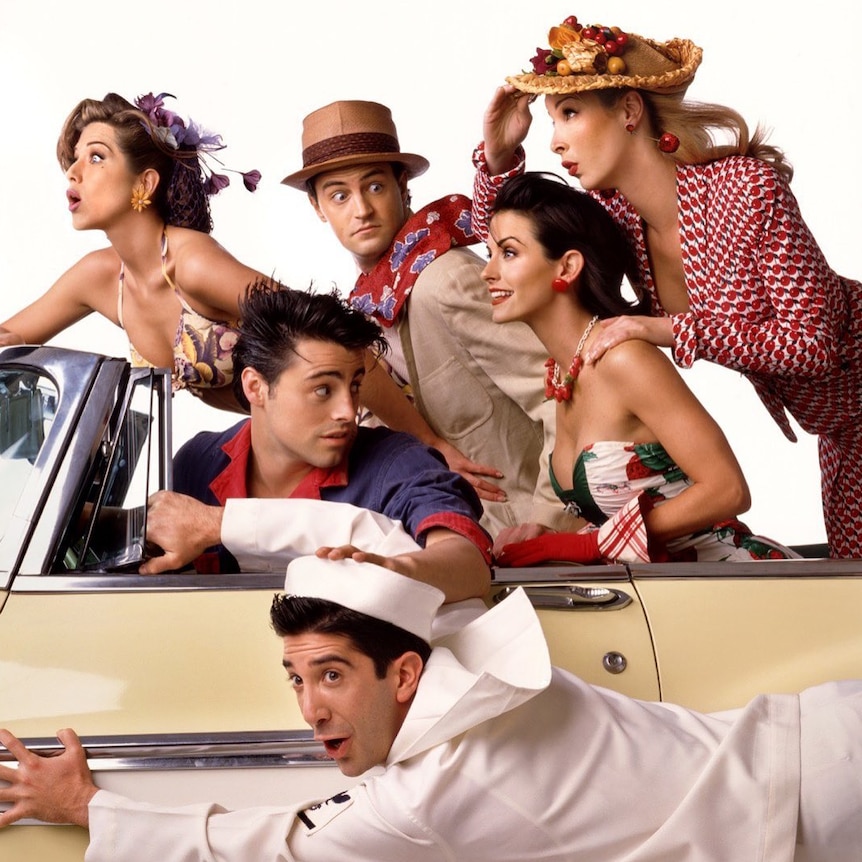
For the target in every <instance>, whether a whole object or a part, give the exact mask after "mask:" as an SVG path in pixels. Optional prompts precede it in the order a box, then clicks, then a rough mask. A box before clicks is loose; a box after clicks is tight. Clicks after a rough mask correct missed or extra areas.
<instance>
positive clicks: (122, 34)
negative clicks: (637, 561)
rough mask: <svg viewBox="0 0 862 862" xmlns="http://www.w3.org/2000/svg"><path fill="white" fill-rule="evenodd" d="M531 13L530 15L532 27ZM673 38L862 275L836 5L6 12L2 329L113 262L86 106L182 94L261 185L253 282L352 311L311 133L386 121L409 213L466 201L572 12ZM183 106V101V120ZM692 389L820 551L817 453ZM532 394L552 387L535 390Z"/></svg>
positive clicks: (332, 2) (231, 204)
mask: <svg viewBox="0 0 862 862" xmlns="http://www.w3.org/2000/svg"><path fill="white" fill-rule="evenodd" d="M525 10H529V11H525ZM569 14H576V15H578V17H579V18H580V19H581V20H582V21H589V22H593V21H598V22H600V23H603V24H608V25H618V26H620V27H622V28H623V29H624V30H628V31H630V32H634V33H640V34H642V35H645V36H649V37H651V38H654V39H659V40H664V39H668V38H671V37H673V36H685V37H688V38H691V39H693V40H694V41H695V42H696V43H697V44H699V45H701V46H702V47H703V48H704V64H703V66H702V67H701V69H700V71H699V72H698V75H697V79H696V81H695V82H694V84H693V85H692V87H691V89H690V90H689V94H690V96H691V97H692V98H696V99H700V100H704V101H716V102H722V103H724V104H728V105H731V106H732V107H734V108H736V109H737V110H739V111H741V112H742V113H743V115H744V116H745V117H746V119H747V120H748V121H749V123H751V124H752V126H753V125H754V124H756V123H757V122H758V121H762V122H763V123H764V124H765V125H767V126H768V127H769V128H771V129H772V130H773V136H772V140H773V141H774V142H775V143H777V144H779V145H780V146H782V147H783V148H784V149H785V151H786V152H787V153H788V155H789V157H790V160H791V161H792V163H793V164H794V166H795V168H796V177H795V180H794V183H793V188H794V191H795V193H796V195H797V197H798V198H799V200H800V202H801V205H802V210H803V213H804V214H805V217H806V220H807V221H808V223H809V225H810V226H811V228H812V229H813V231H814V233H815V236H817V238H818V240H819V242H820V244H821V246H822V247H823V249H824V251H825V252H826V255H827V258H828V259H829V261H830V263H831V264H832V265H833V267H835V268H836V269H837V270H838V271H839V272H841V273H842V274H845V275H849V276H857V277H858V276H862V265H860V262H859V259H858V258H859V253H858V248H859V239H858V233H859V231H858V221H859V220H858V218H857V216H856V211H855V210H854V203H855V202H856V198H857V196H858V194H859V191H860V187H862V183H860V173H862V167H860V163H859V158H858V156H857V152H858V149H859V138H858V135H857V132H858V128H859V122H858V113H857V112H858V104H859V98H858V92H857V90H856V85H855V84H854V83H853V82H854V81H855V72H856V68H857V66H858V63H857V55H858V52H857V50H856V47H855V43H856V41H857V39H858V35H859V30H858V29H857V28H859V27H860V25H862V11H860V7H859V6H858V4H855V3H853V4H851V3H850V2H849V0H822V2H820V3H818V4H817V5H816V7H812V8H810V9H806V10H805V14H804V16H800V15H798V14H795V13H791V12H790V11H789V10H788V9H787V7H786V6H785V4H779V3H776V2H773V3H752V2H750V0H745V2H744V0H725V2H723V3H721V4H712V5H711V6H706V7H702V6H696V5H694V4H688V5H685V4H680V3H679V2H676V0H673V2H672V0H651V2H648V3H644V2H633V0H617V2H612V0H605V2H601V3H600V2H598V0H584V2H582V3H581V4H580V6H573V5H569V4H568V3H563V2H558V0H533V2H531V3H524V2H523V0H519V2H513V0H491V2H489V0H473V2H472V3H465V2H463V0H436V2H434V3H410V2H408V0H366V2H362V3H359V2H355V0H351V2H347V0H329V2H327V3H325V4H298V3H293V2H290V0H281V2H273V0H245V2H242V3H235V2H231V0H223V2H214V3H209V4H199V3H182V2H180V0H149V2H147V3H144V4H120V3H114V4H70V3H68V2H59V0H37V2H35V3H34V2H32V0H0V81H2V82H3V101H2V107H0V111H2V117H3V122H2V133H0V164H2V165H3V167H4V171H3V190H2V207H0V285H2V290H0V320H2V319H5V318H6V317H7V316H8V315H10V314H11V313H13V312H14V311H15V310H16V309H18V308H19V307H20V306H22V305H23V304H25V303H27V302H29V301H31V300H32V299H34V298H35V297H36V296H38V295H39V294H40V293H41V292H42V291H43V290H45V289H46V288H47V287H48V286H49V285H50V284H51V283H52V281H53V280H54V279H55V278H56V277H57V276H58V275H59V274H60V272H62V271H63V270H64V269H65V268H66V267H68V266H69V265H71V264H72V263H73V262H74V261H75V260H76V259H77V258H78V257H79V256H80V255H81V254H83V253H85V252H86V251H89V250H91V249H93V248H97V247H100V246H101V245H103V244H104V236H103V235H101V234H97V233H76V232H75V231H74V230H73V229H72V228H71V226H70V224H69V221H70V219H69V214H68V212H67V210H66V201H65V196H64V193H65V188H66V183H65V180H64V177H63V175H62V173H61V171H60V170H59V169H58V166H57V162H56V158H55V146H56V139H57V134H58V132H59V129H60V127H61V125H62V123H63V120H64V119H65V117H66V116H67V114H68V113H69V111H70V110H71V109H72V107H73V106H74V105H75V104H76V103H77V102H78V101H79V100H80V99H81V98H84V97H94V98H101V97H102V96H103V95H104V94H105V93H106V92H108V91H112V90H113V91H116V92H118V93H120V94H121V95H124V96H126V97H127V98H130V99H131V98H134V97H135V96H136V95H138V94H141V93H146V92H150V91H153V92H155V93H159V92H162V91H167V92H170V93H173V94H174V95H176V96H177V97H178V98H177V100H176V102H175V105H176V108H177V110H178V112H179V113H181V114H182V115H183V116H186V117H188V116H189V115H191V117H192V118H194V119H195V120H196V121H198V122H200V123H201V124H203V125H204V126H206V127H207V128H209V129H211V130H214V131H216V132H219V133H221V134H222V135H223V137H224V139H225V142H226V143H227V145H228V149H227V150H226V151H225V154H224V155H225V161H226V163H227V165H228V166H229V167H234V168H239V169H243V170H248V169H250V168H252V167H256V168H258V169H259V170H260V171H261V172H262V173H263V180H262V182H261V184H260V187H259V189H258V191H257V192H256V193H255V194H254V195H251V194H248V193H247V192H245V190H244V189H242V187H241V182H240V179H239V177H236V179H235V180H234V182H233V185H231V187H230V188H229V189H227V190H226V191H224V192H223V193H222V194H221V195H220V196H219V198H217V199H215V200H214V202H213V216H214V220H215V231H214V235H215V236H216V238H217V239H218V240H219V241H220V242H222V243H223V244H224V245H225V246H226V247H227V248H228V249H229V250H230V251H231V252H232V253H233V254H234V255H236V256H237V257H238V258H240V259H241V260H243V261H244V262H246V263H248V264H249V265H251V266H254V267H257V268H258V269H260V270H262V271H264V272H267V273H274V274H275V275H276V276H277V277H279V278H280V279H281V280H283V281H285V282H286V283H289V284H290V285H292V286H295V287H304V286H307V285H308V284H309V283H311V282H314V283H315V284H316V285H318V286H319V287H320V288H328V287H329V285H330V284H332V283H335V284H337V285H338V286H339V287H340V288H341V289H343V290H344V291H345V292H346V291H347V289H349V287H350V285H351V283H352V280H353V277H354V271H353V264H352V261H351V260H350V258H349V257H348V255H347V254H346V252H344V251H343V250H342V249H341V248H340V246H338V245H337V243H336V242H335V240H334V238H333V237H332V236H331V234H330V232H329V229H328V227H327V226H326V225H323V224H321V223H320V222H319V221H318V220H317V219H316V217H313V214H312V211H311V209H310V207H309V206H308V204H307V202H306V200H305V198H304V196H303V195H302V194H300V193H299V192H297V191H295V190H293V189H290V188H288V187H286V186H282V185H280V184H279V181H280V180H281V178H282V177H283V176H284V175H285V174H286V173H288V172H289V171H291V170H293V169H295V168H297V167H299V162H300V131H301V121H302V117H303V116H305V114H307V113H309V112H310V111H312V110H314V109H315V108H317V107H320V106H321V105H324V104H326V103H328V102H330V101H333V100H335V99H342V98H354V99H355V98H359V99H371V100H376V101H381V102H384V103H386V104H388V105H389V106H390V107H391V108H392V110H393V114H394V117H395V120H396V123H397V124H398V128H399V135H400V138H401V145H402V148H403V149H405V150H410V151H413V152H418V153H421V154H422V155H425V156H426V157H427V158H429V159H430V161H431V169H430V170H429V172H428V173H427V174H426V175H424V176H422V177H419V178H418V179H416V180H414V181H413V183H412V191H413V197H414V201H416V202H417V203H418V204H420V205H421V204H424V203H426V202H428V201H429V200H431V199H433V198H435V197H439V196H440V195H442V194H445V193H447V192H450V191H464V192H467V193H469V190H470V187H471V180H472V167H471V164H470V153H471V151H472V148H473V146H474V145H475V143H476V142H477V141H478V139H479V137H480V134H481V117H482V112H483V110H484V107H485V105H486V103H487V101H488V99H489V98H490V96H491V94H492V92H493V90H494V87H495V86H497V84H498V83H501V82H502V80H503V78H504V76H505V75H506V74H511V73H515V72H517V71H519V70H520V69H522V68H523V67H524V66H525V65H527V62H528V59H529V58H530V57H531V56H532V54H533V53H534V48H535V47H536V46H537V45H544V44H545V43H546V34H547V30H548V28H549V27H550V26H551V25H552V24H555V23H558V22H559V21H561V20H562V19H563V18H564V17H566V15H569ZM170 107H173V104H172V105H170ZM535 116H536V121H535V122H534V125H533V130H532V131H531V134H530V137H529V138H528V141H527V152H528V157H529V158H528V164H529V167H530V168H531V169H537V170H554V171H559V162H558V160H557V159H556V158H555V157H554V156H553V155H552V154H551V153H550V152H549V150H548V141H549V140H550V122H549V120H548V119H547V117H546V115H545V114H544V110H543V108H542V106H541V101H540V102H537V103H536V105H535ZM55 343H57V344H62V345H65V346H69V347H78V348H81V349H89V350H92V349H96V350H100V351H103V352H106V353H111V354H116V355H121V356H124V355H126V351H127V345H126V341H125V339H124V337H123V335H122V333H121V332H120V331H119V330H116V329H115V328H114V327H112V326H111V325H110V324H107V323H106V322H105V321H104V320H102V319H97V318H91V319H89V320H87V321H84V322H82V323H80V324H78V325H77V326H75V327H73V328H72V329H71V330H69V331H68V332H66V333H63V334H62V335H61V336H59V337H58V338H57V339H56V340H55ZM685 378H686V380H687V381H688V383H689V384H690V385H691V386H692V388H693V389H694V390H695V391H696V392H697V393H698V395H699V397H700V398H701V400H702V401H703V402H704V403H705V404H706V406H707V408H708V409H709V410H710V411H711V412H712V413H713V415H714V416H715V417H716V419H717V420H718V421H719V423H720V424H721V425H722V427H723V428H724V429H725V432H726V433H727V435H728V437H729V438H730V441H731V444H732V445H733V447H734V449H735V450H736V452H737V455H738V457H739V459H740V461H741V463H742V466H743V469H744V470H745V473H746V475H747V477H748V480H749V484H750V486H751V490H752V496H753V506H752V509H751V511H750V512H749V513H748V514H747V515H746V516H745V520H746V521H748V522H749V524H750V525H751V526H752V527H753V528H754V529H755V530H757V531H759V532H762V533H766V534H768V535H772V536H773V537H775V538H777V539H780V540H783V541H785V542H794V543H796V542H817V541H823V540H824V537H825V533H824V529H823V520H822V514H821V511H820V498H819V471H818V467H817V452H816V440H815V439H814V438H812V437H810V436H808V435H806V434H804V433H803V432H801V431H800V432H799V435H800V442H799V443H798V444H796V445H794V444H791V443H789V442H788V441H786V440H785V439H784V437H783V436H782V434H781V433H780V431H779V430H778V428H777V426H775V425H774V424H773V423H772V421H771V419H770V418H769V416H768V414H767V413H766V411H765V409H764V408H763V407H762V406H761V405H760V403H759V401H758V400H757V398H756V397H755V395H754V391H753V389H752V387H751V385H750V384H749V383H747V382H746V381H745V380H743V379H742V378H741V377H740V376H739V375H738V374H736V373H734V372H732V371H728V370H726V369H721V368H716V367H714V366H710V365H707V364H706V363H702V362H701V363H697V364H696V366H695V368H694V369H692V370H691V371H689V372H685ZM536 385H537V386H538V385H541V382H540V381H538V380H537V381H536ZM174 407H175V416H176V431H177V435H176V436H177V443H179V442H182V441H183V440H184V439H186V438H187V437H188V436H190V435H191V434H192V433H193V432H194V431H195V430H197V429H198V428H220V427H225V426H226V425H227V424H229V423H230V422H232V421H234V419H235V417H233V416H231V415H228V414H225V413H220V412H218V411H215V410H212V409H209V408H206V407H204V406H203V405H201V404H200V403H199V402H197V400H195V399H193V398H191V397H190V396H188V395H186V394H182V395H180V396H178V397H177V398H175V399H174Z"/></svg>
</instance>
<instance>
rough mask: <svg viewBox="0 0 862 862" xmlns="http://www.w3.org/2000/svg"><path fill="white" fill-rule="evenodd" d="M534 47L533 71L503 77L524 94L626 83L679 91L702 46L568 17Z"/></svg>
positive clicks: (652, 89) (693, 69)
mask: <svg viewBox="0 0 862 862" xmlns="http://www.w3.org/2000/svg"><path fill="white" fill-rule="evenodd" d="M548 42H549V47H548V48H541V47H540V48H537V49H536V56H534V57H533V58H532V60H531V63H532V66H533V71H532V72H524V73H522V74H520V75H510V76H509V77H507V78H506V81H507V82H508V83H510V84H511V85H512V86H514V87H515V88H516V89H518V90H521V91H522V92H525V93H537V94H543V95H562V94H565V93H580V92H582V91H584V90H607V89H619V88H621V87H632V88H634V89H638V90H648V91H649V92H652V93H682V92H684V91H685V90H686V88H687V87H688V85H689V84H690V83H691V82H692V81H693V80H694V74H695V72H696V71H697V67H698V66H699V65H700V61H701V59H702V58H703V50H702V49H701V48H699V47H698V46H697V45H695V44H694V42H692V41H691V40H690V39H678V38H675V39H670V40H669V41H667V42H655V41H653V40H652V39H647V38H646V37H645V36H638V35H637V34H635V33H625V32H624V31H622V30H620V28H619V27H604V26H602V25H599V24H595V25H590V26H587V27H584V26H583V25H581V24H579V23H578V21H577V19H576V18H575V16H574V15H571V16H569V17H568V18H567V19H566V20H565V21H564V22H563V23H562V24H560V25H558V26H556V27H552V28H551V30H550V32H549V33H548Z"/></svg>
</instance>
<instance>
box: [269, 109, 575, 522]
mask: <svg viewBox="0 0 862 862" xmlns="http://www.w3.org/2000/svg"><path fill="white" fill-rule="evenodd" d="M427 168H428V161H427V160H426V159H425V158H423V157H422V156H419V155H415V154H414V153H408V152H402V151H401V147H400V145H399V141H398V133H397V130H396V128H395V124H394V122H393V120H392V115H391V112H390V110H389V108H387V107H385V106H384V105H380V104H377V103H376V102H365V101H338V102H333V103H332V104H329V105H326V106H324V107H322V108H320V109H318V110H316V111H314V112H313V113H311V114H309V115H308V116H307V117H305V119H304V120H303V126H302V168H301V169H300V170H298V171H295V172H293V173H291V174H290V175H288V176H287V177H285V179H284V180H283V182H284V183H285V184H286V185H289V186H291V187H293V188H296V189H299V190H301V191H305V192H306V193H307V194H308V197H309V200H310V202H311V204H312V206H313V207H314V210H315V212H316V213H317V215H318V216H319V218H320V219H321V220H322V221H324V222H327V223H328V224H329V225H330V226H331V227H332V230H333V232H334V233H335V236H336V238H337V239H338V241H339V242H340V243H341V244H342V245H343V246H344V247H345V248H346V249H347V250H348V251H349V252H350V253H351V255H352V256H353V259H354V261H355V262H356V265H357V268H358V270H359V277H358V280H357V282H356V285H355V287H354V288H353V290H352V291H351V293H350V302H351V304H352V305H353V306H354V308H357V309H360V310H361V311H363V312H365V313H366V314H369V315H371V316H373V317H374V318H375V320H377V321H378V322H379V323H380V324H381V325H382V326H383V328H384V334H385V336H386V339H387V341H388V343H389V345H390V355H389V356H388V357H387V361H388V363H389V365H390V371H391V373H392V375H393V378H395V379H396V381H397V382H398V383H399V385H401V386H402V388H404V389H405V392H408V393H409V397H410V398H411V399H412V400H413V402H414V404H415V406H416V407H417V408H418V411H419V414H421V416H422V417H423V418H424V420H425V422H427V424H428V425H429V426H430V427H431V428H432V429H433V433H435V434H437V435H439V437H440V438H442V440H443V441H444V443H445V447H442V448H443V449H444V451H443V454H444V455H445V456H446V457H447V460H448V461H449V464H450V466H452V467H453V469H457V470H458V471H459V472H461V473H463V474H464V475H466V476H468V478H470V480H471V482H472V483H473V484H474V486H475V487H476V488H477V491H478V492H479V494H480V496H482V497H483V498H484V500H485V503H484V516H483V520H482V523H483V525H484V526H485V527H486V528H487V529H488V530H489V532H490V533H491V534H492V535H493V536H496V535H497V534H498V533H499V531H500V530H502V529H504V528H509V527H514V526H515V525H517V524H520V523H523V522H527V521H537V522H539V523H543V524H545V525H547V526H549V527H556V528H564V527H569V528H571V527H572V526H573V525H574V524H576V523H577V521H575V519H574V518H572V517H571V516H569V515H567V514H566V513H565V512H564V511H563V509H562V507H561V506H560V505H559V503H558V502H557V501H556V498H555V497H554V495H553V492H552V490H551V486H550V481H549V479H548V453H549V452H550V451H551V449H552V448H553V409H552V407H551V405H550V404H548V403H545V402H544V401H543V393H542V387H541V379H542V375H543V370H544V366H543V363H544V360H545V356H544V353H543V351H542V347H541V345H540V344H539V342H538V340H537V339H536V337H535V336H534V335H533V333H532V332H531V331H530V330H529V328H527V327H526V326H524V325H522V324H515V325H513V326H512V327H511V328H507V329H506V330H505V331H503V330H501V328H500V327H498V326H496V325H495V324H494V323H493V321H492V319H491V302H490V296H489V294H488V289H487V287H486V285H485V283H484V281H483V280H482V278H481V272H482V267H483V262H482V260H481V259H480V258H479V257H478V256H477V255H475V254H474V253H473V252H471V251H470V250H469V249H468V248H467V246H469V245H471V244H473V243H475V242H477V237H476V236H475V235H474V234H473V231H472V228H471V226H470V200H469V199H468V198H466V197H464V196H463V195H448V196H446V197H444V198H441V199H440V200H437V201H434V202H433V203H431V204H429V205H428V206H426V207H424V208H422V209H420V210H418V211H416V212H414V211H413V210H411V208H410V195H409V192H408V187H407V186H408V182H409V181H410V180H411V179H412V178H414V177H416V176H419V175H420V174H422V173H424V171H425V170H426V169H427ZM369 382H370V381H369ZM363 404H364V405H365V406H367V407H368V408H370V409H371V410H372V411H373V412H374V413H375V414H377V417H378V419H380V420H381V421H383V422H385V423H387V424H389V425H390V426H391V427H395V428H399V430H406V431H411V432H413V433H417V436H420V437H423V434H422V433H421V432H419V431H417V430H416V428H415V426H414V427H403V426H400V425H399V420H398V419H397V418H396V419H395V421H393V418H392V417H390V415H388V413H387V406H386V404H383V403H380V401H379V400H375V398H374V393H373V391H372V390H370V389H369V387H368V386H366V389H365V390H364V391H363ZM423 424H424V423H423ZM423 439H425V438H424V437H423ZM426 442H431V441H429V440H426ZM462 456H466V458H467V459H469V461H470V462H471V463H470V464H468V465H463V463H459V460H458V459H462ZM480 465H490V467H482V466H480ZM483 475H484V476H497V478H498V479H499V485H493V484H491V483H489V482H488V480H487V479H484V478H483Z"/></svg>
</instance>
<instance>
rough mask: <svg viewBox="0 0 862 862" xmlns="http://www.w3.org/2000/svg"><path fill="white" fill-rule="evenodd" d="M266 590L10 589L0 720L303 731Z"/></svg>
mask: <svg viewBox="0 0 862 862" xmlns="http://www.w3.org/2000/svg"><path fill="white" fill-rule="evenodd" d="M46 580H47V579H46ZM52 580H55V581H60V582H62V577H59V578H53V579H52ZM129 580H130V582H132V581H135V582H138V583H140V582H141V581H142V580H144V579H143V578H140V577H136V576H135V577H130V578H129ZM19 582H20V581H19ZM273 592H274V590H273V589H259V590H255V589H250V590H200V591H189V592H183V591H162V592H135V591H133V590H131V589H130V590H128V591H120V592H112V591H98V590H94V591H92V592H69V593H63V592H60V593H19V592H13V593H12V594H11V595H10V596H9V598H8V600H7V603H6V606H5V608H4V609H3V615H2V622H3V625H2V626H0V722H2V723H3V724H4V725H5V726H7V727H8V728H9V729H10V730H11V731H12V732H13V733H18V734H23V735H26V736H28V737H34V736H52V735H53V734H54V733H55V732H56V730H57V729H58V728H59V727H66V726H73V727H75V729H76V730H77V731H78V733H79V734H92V735H102V734H128V733H187V732H200V731H211V732H216V731H226V730H227V731H250V730H269V729H283V728H297V729H299V728H303V729H304V728H306V725H305V723H304V722H303V721H302V717H301V715H300V713H299V711H298V708H297V706H296V701H295V697H294V695H293V693H292V691H291V689H290V687H289V686H288V684H287V681H286V675H285V673H284V670H283V669H282V667H281V644H280V641H279V639H278V638H277V637H276V636H275V634H274V633H273V632H272V629H271V628H270V627H269V613H268V612H269V606H270V603H271V601H272V595H273ZM22 633H26V637H23V636H22ZM108 645H109V646H108ZM13 657H14V658H13Z"/></svg>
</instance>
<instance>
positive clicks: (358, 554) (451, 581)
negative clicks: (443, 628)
mask: <svg viewBox="0 0 862 862" xmlns="http://www.w3.org/2000/svg"><path fill="white" fill-rule="evenodd" d="M317 556H318V557H321V558H328V559H330V560H344V559H347V558H348V557H351V558H352V559H354V560H356V562H357V563H374V564H375V565H378V566H383V568H385V569H390V570H391V571H393V572H398V573H399V574H401V575H406V576H407V577H409V578H414V579H415V580H417V581H423V582H424V583H426V584H431V585H432V586H435V587H437V589H439V590H442V591H443V592H444V593H445V594H446V599H445V601H446V602H457V601H461V600H462V599H471V598H481V597H482V596H484V595H485V593H486V592H487V591H488V588H489V587H490V586H491V570H490V569H489V568H488V564H487V563H486V562H485V559H484V557H483V556H482V553H481V552H480V551H479V549H478V548H477V547H476V545H475V544H473V542H471V541H470V540H469V539H466V538H465V537H464V536H459V535H458V534H457V533H453V532H452V531H451V530H446V529H443V528H437V529H433V530H429V531H428V533H427V534H426V537H425V547H424V548H420V549H419V550H416V551H409V552H407V553H404V554H398V555H396V556H391V557H387V556H383V555H381V554H374V553H370V552H366V551H363V550H362V549H361V548H358V547H356V546H355V545H341V546H339V547H329V546H324V547H321V548H318V550H317Z"/></svg>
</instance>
